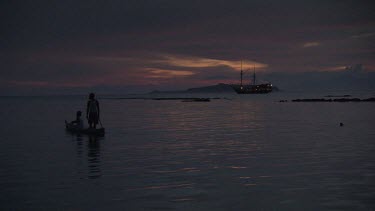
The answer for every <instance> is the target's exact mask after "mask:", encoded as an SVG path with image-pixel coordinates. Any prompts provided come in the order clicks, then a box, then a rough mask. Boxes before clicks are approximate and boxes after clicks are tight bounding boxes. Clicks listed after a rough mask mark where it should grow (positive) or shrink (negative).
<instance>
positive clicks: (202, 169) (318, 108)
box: [0, 93, 375, 210]
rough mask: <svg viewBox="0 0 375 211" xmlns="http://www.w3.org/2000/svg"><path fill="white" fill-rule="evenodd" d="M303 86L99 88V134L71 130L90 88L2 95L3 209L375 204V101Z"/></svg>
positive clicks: (366, 207) (0, 180)
mask: <svg viewBox="0 0 375 211" xmlns="http://www.w3.org/2000/svg"><path fill="white" fill-rule="evenodd" d="M328 94H331V93H328ZM298 95H301V93H297V94H294V95H293V94H288V93H273V94H269V95H249V96H235V95H229V96H225V97H226V99H218V100H212V101H211V102H208V103H203V102H181V101H178V100H177V101H155V100H110V99H100V103H101V107H102V123H103V126H104V127H105V128H106V131H107V133H106V136H105V137H103V138H95V137H88V136H77V135H72V134H69V133H67V132H66V131H65V130H64V120H65V119H67V120H72V119H73V118H74V115H75V111H77V110H84V107H85V104H86V98H85V97H67V96H65V97H1V98H0V115H1V116H0V118H1V127H0V134H1V146H2V149H1V150H0V164H1V165H0V166H1V168H0V210H374V209H375V141H374V140H375V126H374V125H375V118H374V117H375V104H374V103H324V102H323V103H291V102H288V103H280V102H278V101H279V100H281V99H289V100H290V99H293V98H295V97H297V96H298ZM311 96H315V97H323V96H324V95H321V94H311ZM362 96H364V95H362ZM367 96H374V95H373V93H367V94H366V97H367ZM340 122H343V123H344V126H343V127H340V126H339V123H340Z"/></svg>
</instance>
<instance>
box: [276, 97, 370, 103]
mask: <svg viewBox="0 0 375 211" xmlns="http://www.w3.org/2000/svg"><path fill="white" fill-rule="evenodd" d="M280 102H286V101H285V100H280ZM292 102H375V98H374V97H372V98H367V99H359V98H338V99H325V98H320V99H319V98H317V99H314V98H313V99H295V100H292Z"/></svg>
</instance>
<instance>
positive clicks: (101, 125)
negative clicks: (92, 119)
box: [99, 119, 104, 128]
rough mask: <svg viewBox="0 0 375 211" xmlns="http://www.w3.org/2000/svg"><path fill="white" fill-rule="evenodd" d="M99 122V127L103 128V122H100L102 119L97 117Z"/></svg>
mask: <svg viewBox="0 0 375 211" xmlns="http://www.w3.org/2000/svg"><path fill="white" fill-rule="evenodd" d="M99 123H100V127H102V128H104V127H103V124H102V121H101V120H100V119H99Z"/></svg>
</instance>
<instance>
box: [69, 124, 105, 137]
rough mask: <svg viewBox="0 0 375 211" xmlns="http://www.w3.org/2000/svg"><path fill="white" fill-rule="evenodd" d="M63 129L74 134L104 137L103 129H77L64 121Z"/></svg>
mask: <svg viewBox="0 0 375 211" xmlns="http://www.w3.org/2000/svg"><path fill="white" fill-rule="evenodd" d="M65 128H66V130H67V131H69V132H71V133H76V134H87V135H96V136H104V134H105V129H104V128H84V129H82V128H78V127H77V126H76V125H72V124H70V123H68V122H67V121H65Z"/></svg>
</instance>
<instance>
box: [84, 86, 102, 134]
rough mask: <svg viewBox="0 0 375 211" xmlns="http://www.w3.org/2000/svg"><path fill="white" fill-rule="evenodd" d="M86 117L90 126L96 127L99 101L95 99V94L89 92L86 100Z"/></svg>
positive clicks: (98, 116) (98, 115)
mask: <svg viewBox="0 0 375 211" xmlns="http://www.w3.org/2000/svg"><path fill="white" fill-rule="evenodd" d="M86 118H87V120H88V122H89V127H90V128H96V125H97V124H98V122H99V118H100V108H99V102H98V101H97V100H96V99H95V94H94V93H90V95H89V100H88V101H87V108H86Z"/></svg>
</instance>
